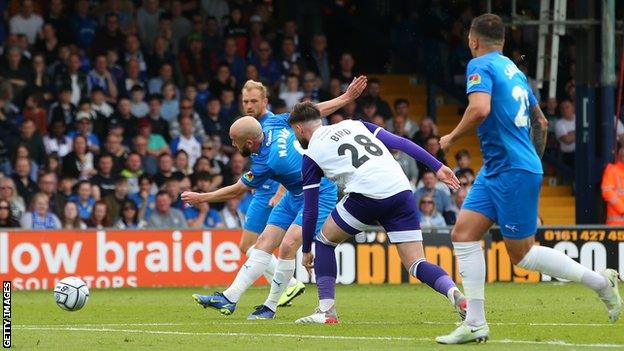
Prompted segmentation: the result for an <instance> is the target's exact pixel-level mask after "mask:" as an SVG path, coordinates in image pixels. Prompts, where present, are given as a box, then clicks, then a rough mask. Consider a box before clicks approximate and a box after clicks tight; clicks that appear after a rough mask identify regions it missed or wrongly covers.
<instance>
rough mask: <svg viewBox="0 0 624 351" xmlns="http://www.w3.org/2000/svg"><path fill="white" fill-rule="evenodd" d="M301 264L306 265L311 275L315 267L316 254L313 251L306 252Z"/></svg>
mask: <svg viewBox="0 0 624 351" xmlns="http://www.w3.org/2000/svg"><path fill="white" fill-rule="evenodd" d="M301 265H302V266H304V267H305V269H306V270H307V271H308V274H309V275H310V277H311V276H312V269H313V268H314V254H313V253H312V252H304V253H303V256H302V257H301Z"/></svg>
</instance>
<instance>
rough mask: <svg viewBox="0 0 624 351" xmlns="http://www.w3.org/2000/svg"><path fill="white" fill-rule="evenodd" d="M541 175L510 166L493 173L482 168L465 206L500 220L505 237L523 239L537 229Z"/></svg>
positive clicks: (494, 219) (497, 220) (498, 221)
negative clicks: (506, 169)
mask: <svg viewBox="0 0 624 351" xmlns="http://www.w3.org/2000/svg"><path fill="white" fill-rule="evenodd" d="M541 187H542V175H541V174H535V173H531V172H527V171H524V170H509V171H505V172H502V173H498V174H495V175H493V176H490V177H485V176H483V174H482V172H479V175H477V179H476V180H475V183H474V185H473V186H472V188H470V191H469V192H468V196H467V197H466V200H464V204H463V205H462V208H465V209H468V210H471V211H475V212H479V213H481V214H482V215H484V216H486V217H488V218H489V219H491V220H492V221H494V222H496V223H498V225H499V226H500V230H501V233H502V234H503V236H504V237H507V238H510V239H524V238H526V237H529V236H531V235H534V234H535V232H536V231H537V205H538V202H539V193H540V189H541Z"/></svg>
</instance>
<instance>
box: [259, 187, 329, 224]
mask: <svg viewBox="0 0 624 351" xmlns="http://www.w3.org/2000/svg"><path fill="white" fill-rule="evenodd" d="M324 183H325V184H324ZM337 199H338V191H337V189H336V186H335V185H334V184H333V183H331V182H329V181H328V180H326V179H325V178H323V180H321V187H320V190H319V206H318V208H319V215H318V219H317V221H316V230H315V231H314V235H316V234H318V233H319V231H320V230H321V228H322V227H323V223H325V220H326V219H327V216H329V214H330V213H331V211H332V210H333V209H334V207H335V206H336V201H337ZM302 223H303V194H301V195H298V196H295V195H293V194H292V193H291V192H290V191H288V192H286V194H285V195H284V197H282V200H280V202H279V203H278V204H277V205H276V206H275V208H274V209H273V212H271V215H270V216H269V221H268V223H267V224H271V225H275V226H278V227H280V228H282V229H284V230H288V227H290V226H291V225H292V224H296V225H299V226H301V225H302Z"/></svg>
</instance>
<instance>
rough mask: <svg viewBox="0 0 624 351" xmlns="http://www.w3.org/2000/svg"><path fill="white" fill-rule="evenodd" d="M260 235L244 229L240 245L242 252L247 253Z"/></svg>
mask: <svg viewBox="0 0 624 351" xmlns="http://www.w3.org/2000/svg"><path fill="white" fill-rule="evenodd" d="M263 229H264V228H263ZM259 236H260V233H256V232H252V231H250V230H247V229H243V234H242V235H241V238H240V244H239V245H238V247H239V248H240V249H241V251H242V252H245V253H247V251H248V250H249V248H251V247H252V246H253V245H254V244H255V243H256V241H258V237H259Z"/></svg>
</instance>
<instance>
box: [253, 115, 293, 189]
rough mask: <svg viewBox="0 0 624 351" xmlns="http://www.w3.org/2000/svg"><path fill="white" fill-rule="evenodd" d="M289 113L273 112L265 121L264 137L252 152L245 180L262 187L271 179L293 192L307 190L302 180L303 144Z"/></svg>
mask: <svg viewBox="0 0 624 351" xmlns="http://www.w3.org/2000/svg"><path fill="white" fill-rule="evenodd" d="M287 119H288V114H279V115H273V116H271V118H267V119H266V120H264V121H263V122H264V123H263V128H262V132H263V134H264V140H263V141H262V144H261V145H260V149H259V150H258V151H257V152H256V153H254V154H252V155H251V162H252V165H251V169H250V171H249V172H247V173H245V174H243V176H242V177H241V181H242V182H243V183H244V184H245V185H247V186H249V187H252V188H258V187H259V186H261V185H262V184H264V182H265V181H266V180H267V179H273V180H275V181H277V182H279V183H280V184H282V185H283V186H284V187H285V188H286V189H287V190H288V191H290V192H291V193H292V194H293V195H300V194H301V193H302V192H303V189H302V185H301V184H302V179H301V158H302V152H301V146H300V145H299V142H298V141H297V138H296V137H295V133H294V132H293V130H292V129H291V127H290V125H289V124H288V122H287Z"/></svg>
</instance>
